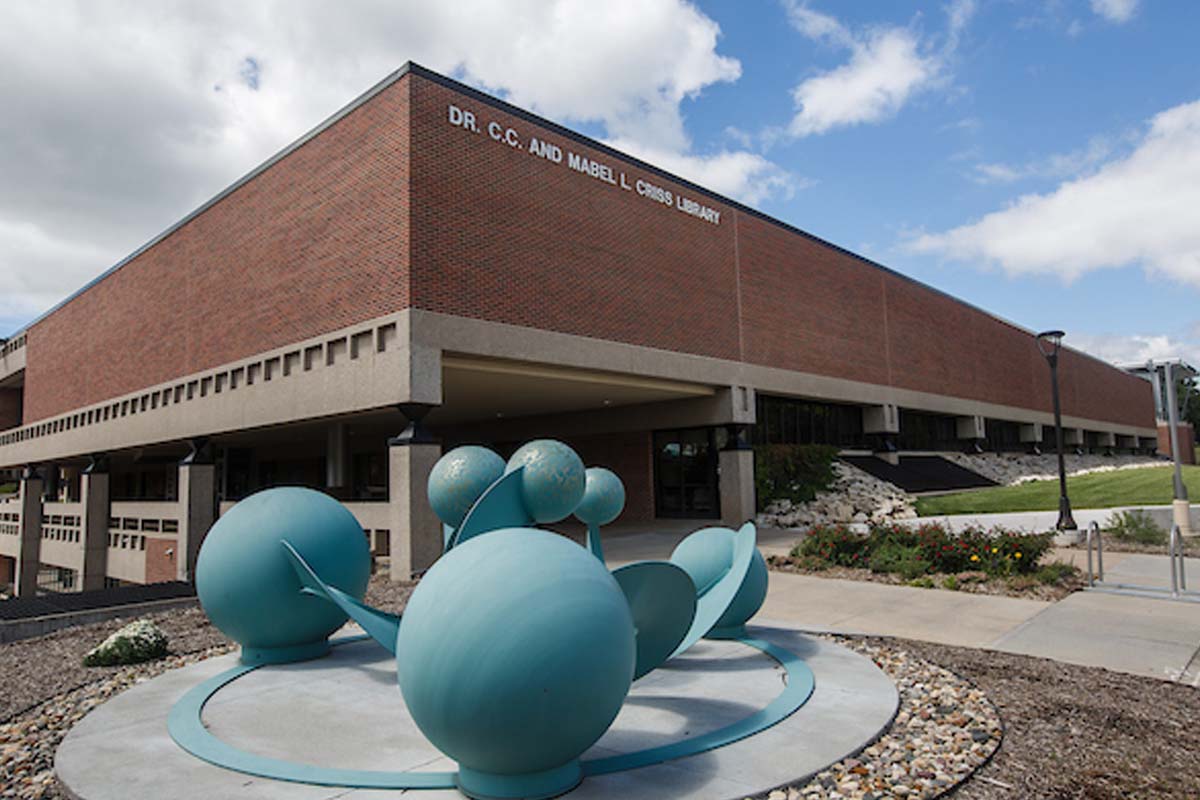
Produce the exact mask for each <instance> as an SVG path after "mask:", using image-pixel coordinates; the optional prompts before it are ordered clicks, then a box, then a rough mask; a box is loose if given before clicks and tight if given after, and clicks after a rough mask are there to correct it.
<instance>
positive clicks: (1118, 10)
mask: <svg viewBox="0 0 1200 800" xmlns="http://www.w3.org/2000/svg"><path fill="white" fill-rule="evenodd" d="M1137 8H1138V0H1092V11H1094V12H1096V13H1097V14H1099V15H1100V16H1102V17H1104V18H1105V19H1106V20H1108V21H1109V22H1115V23H1117V24H1118V25H1119V24H1121V23H1123V22H1128V21H1129V20H1131V19H1133V15H1134V14H1136V13H1137Z"/></svg>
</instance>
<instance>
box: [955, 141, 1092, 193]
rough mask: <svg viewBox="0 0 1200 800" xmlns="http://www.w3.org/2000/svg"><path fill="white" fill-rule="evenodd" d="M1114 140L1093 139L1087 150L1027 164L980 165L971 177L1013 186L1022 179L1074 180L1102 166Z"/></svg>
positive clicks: (979, 180)
mask: <svg viewBox="0 0 1200 800" xmlns="http://www.w3.org/2000/svg"><path fill="white" fill-rule="evenodd" d="M1115 149H1116V148H1115V143H1114V141H1113V140H1111V139H1108V138H1105V137H1096V138H1094V139H1092V140H1091V141H1090V142H1088V144H1087V146H1086V147H1082V148H1080V149H1078V150H1072V151H1071V152H1069V153H1057V154H1055V155H1051V156H1047V157H1046V158H1040V159H1036V160H1034V161H1031V162H1029V163H1027V164H1021V165H1017V166H1013V165H1011V164H999V163H980V164H976V165H975V172H974V174H973V175H972V176H971V177H972V179H973V180H975V181H976V182H978V183H1012V182H1013V181H1018V180H1022V179H1025V178H1066V177H1077V176H1078V175H1079V174H1080V173H1082V172H1085V171H1086V170H1089V169H1092V168H1093V167H1095V166H1097V165H1098V164H1101V163H1103V162H1104V161H1105V160H1106V159H1107V158H1108V157H1109V156H1111V155H1112V154H1113V151H1114V150H1115Z"/></svg>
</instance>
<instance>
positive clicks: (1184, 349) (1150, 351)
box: [1065, 333, 1200, 366]
mask: <svg viewBox="0 0 1200 800" xmlns="http://www.w3.org/2000/svg"><path fill="white" fill-rule="evenodd" d="M1065 341H1066V343H1067V344H1069V345H1071V347H1074V348H1075V349H1077V350H1082V351H1084V352H1085V353H1090V354H1092V355H1094V356H1096V357H1097V358H1102V359H1104V360H1105V361H1107V362H1109V363H1110V364H1118V365H1121V366H1126V365H1131V364H1141V363H1144V362H1146V361H1149V360H1151V359H1153V360H1155V361H1158V360H1163V359H1169V358H1182V359H1183V360H1184V361H1187V362H1188V363H1190V364H1200V341H1197V340H1196V339H1194V338H1188V337H1177V336H1172V335H1168V334H1136V333H1135V334H1115V333H1094V334H1093V333H1077V334H1071V335H1070V336H1069V337H1068V339H1067V340H1065Z"/></svg>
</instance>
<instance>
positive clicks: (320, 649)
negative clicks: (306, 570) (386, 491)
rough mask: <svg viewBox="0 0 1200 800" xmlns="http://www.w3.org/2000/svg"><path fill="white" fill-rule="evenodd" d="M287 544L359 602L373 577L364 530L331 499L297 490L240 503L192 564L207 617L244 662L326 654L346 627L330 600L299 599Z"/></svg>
mask: <svg viewBox="0 0 1200 800" xmlns="http://www.w3.org/2000/svg"><path fill="white" fill-rule="evenodd" d="M284 539H286V540H287V541H288V542H290V543H291V544H292V546H293V547H294V548H296V551H297V552H299V553H300V555H301V556H302V557H303V558H304V560H305V561H307V562H308V564H309V566H311V567H312V568H313V570H314V571H315V572H316V573H317V575H319V576H320V578H321V580H323V581H324V582H325V583H327V584H329V585H331V586H335V587H337V588H338V589H341V590H342V591H343V592H346V593H347V594H350V595H353V596H354V597H356V598H359V599H361V598H362V597H363V594H364V593H365V592H366V589H367V580H368V579H369V578H370V576H371V553H370V549H369V548H368V546H367V539H366V537H365V536H364V535H363V530H362V527H361V526H360V525H359V523H358V520H357V519H355V518H354V515H353V514H351V513H350V512H349V511H348V510H347V509H346V507H345V506H343V505H342V504H341V503H339V502H338V501H337V500H334V499H333V498H332V497H330V496H328V495H326V494H322V493H321V492H317V491H313V490H312V489H303V488H300V487H296V486H289V487H281V488H277V489H267V490H265V491H262V492H258V493H257V494H253V495H251V496H250V497H247V498H246V499H245V500H242V501H241V502H240V503H238V504H237V505H235V506H234V507H233V508H231V509H230V510H229V511H227V512H226V513H225V514H223V515H222V516H221V518H220V519H219V520H217V523H216V524H215V525H213V526H212V528H211V529H210V530H209V532H208V535H207V536H206V537H205V538H204V544H203V545H201V547H200V555H199V557H198V558H197V562H196V594H197V595H198V596H199V598H200V605H201V606H202V607H203V608H204V613H205V614H207V615H208V618H209V619H210V620H212V623H213V624H214V625H216V626H217V628H219V629H220V630H221V632H222V633H224V634H225V635H226V636H228V637H229V638H230V639H233V640H234V641H235V642H237V643H238V644H240V645H241V646H242V660H243V661H244V662H247V663H267V662H273V661H292V660H299V659H302V658H311V657H314V656H318V655H322V654H324V653H325V652H326V651H327V649H328V644H327V643H326V638H327V637H328V636H329V634H331V633H333V632H334V631H335V630H337V629H338V628H340V627H341V626H342V625H343V624H344V623H345V622H346V615H345V614H344V613H343V612H342V611H341V610H340V609H338V607H337V606H335V605H333V604H332V603H330V602H328V601H326V600H324V599H321V598H317V597H313V596H311V595H306V594H301V592H300V589H301V584H300V580H299V578H297V576H296V572H295V570H294V569H293V568H292V565H291V562H290V561H289V559H288V557H287V554H286V553H285V551H284V548H283V546H282V545H281V544H280V542H281V541H282V540H284Z"/></svg>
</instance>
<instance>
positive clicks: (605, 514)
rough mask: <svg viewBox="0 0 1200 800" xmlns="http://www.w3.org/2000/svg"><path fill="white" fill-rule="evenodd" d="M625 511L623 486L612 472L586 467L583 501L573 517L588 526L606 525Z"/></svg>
mask: <svg viewBox="0 0 1200 800" xmlns="http://www.w3.org/2000/svg"><path fill="white" fill-rule="evenodd" d="M623 510H625V485H624V484H623V483H621V479H620V478H618V477H617V475H616V473H614V472H613V471H612V470H607V469H605V468H604V467H588V468H587V472H586V476H585V480H584V489H583V500H581V501H580V502H579V505H578V506H576V508H575V516H576V517H577V518H578V519H579V521H580V522H583V523H586V524H589V525H607V524H608V523H610V522H612V521H613V520H614V519H616V518H617V517H619V516H620V515H621V512H622V511H623Z"/></svg>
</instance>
